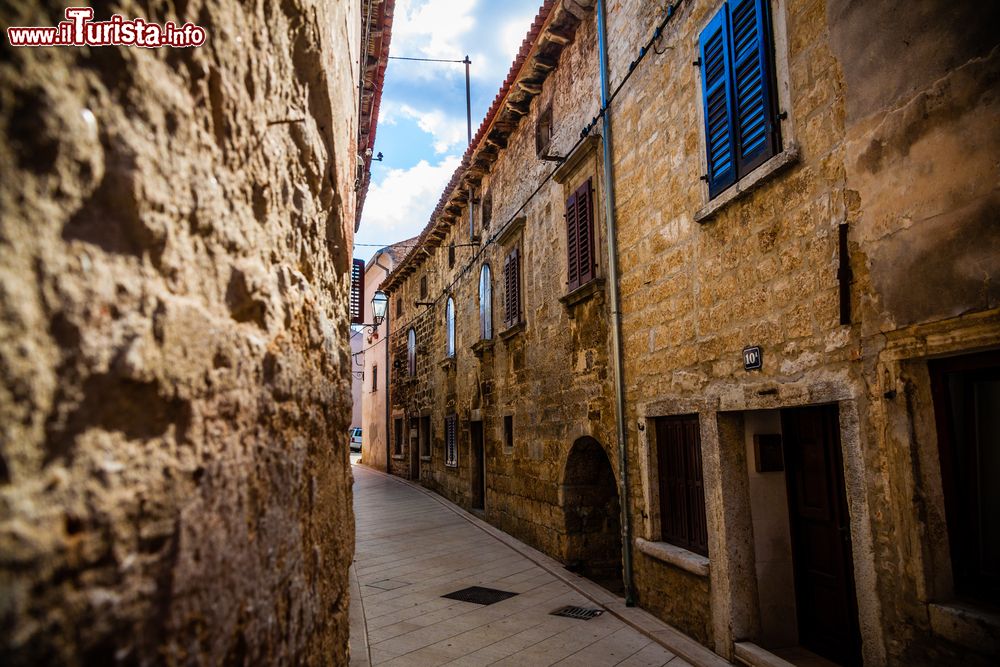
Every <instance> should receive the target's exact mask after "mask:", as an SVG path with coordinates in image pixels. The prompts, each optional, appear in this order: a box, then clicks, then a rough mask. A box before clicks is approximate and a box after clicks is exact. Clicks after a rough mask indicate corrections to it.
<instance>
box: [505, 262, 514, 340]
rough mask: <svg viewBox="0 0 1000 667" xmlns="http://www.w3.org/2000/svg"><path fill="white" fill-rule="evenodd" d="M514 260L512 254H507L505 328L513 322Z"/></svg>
mask: <svg viewBox="0 0 1000 667" xmlns="http://www.w3.org/2000/svg"><path fill="white" fill-rule="evenodd" d="M512 267H513V262H511V256H510V255H507V258H506V259H504V262H503V325H504V328H507V327H510V326H511V325H512V322H511V312H512V311H513V309H512V307H511V304H512V303H513V298H514V297H513V294H514V284H513V270H512Z"/></svg>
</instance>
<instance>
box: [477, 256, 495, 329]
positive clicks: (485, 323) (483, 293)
mask: <svg viewBox="0 0 1000 667" xmlns="http://www.w3.org/2000/svg"><path fill="white" fill-rule="evenodd" d="M479 338H480V339H481V340H490V339H492V338H493V275H492V272H491V271H490V265H489V264H483V268H482V269H480V271H479Z"/></svg>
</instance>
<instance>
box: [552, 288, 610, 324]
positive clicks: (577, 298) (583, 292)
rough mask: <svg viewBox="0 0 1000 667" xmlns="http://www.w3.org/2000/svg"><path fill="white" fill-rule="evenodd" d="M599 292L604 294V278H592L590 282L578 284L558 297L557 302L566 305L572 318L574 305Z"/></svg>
mask: <svg viewBox="0 0 1000 667" xmlns="http://www.w3.org/2000/svg"><path fill="white" fill-rule="evenodd" d="M599 294H604V278H594V279H593V280H591V281H590V282H588V283H586V284H583V285H580V286H579V287H577V288H576V289H574V290H573V291H572V292H570V293H569V294H566V295H563V296H561V297H559V303H561V304H562V305H563V306H565V307H566V310H567V311H569V316H570V317H571V318H572V317H573V307H574V306H576V305H578V304H581V303H584V302H585V301H589V300H590V299H593V298H594V297H595V296H597V295H599Z"/></svg>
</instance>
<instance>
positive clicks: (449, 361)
mask: <svg viewBox="0 0 1000 667" xmlns="http://www.w3.org/2000/svg"><path fill="white" fill-rule="evenodd" d="M438 365H439V366H440V367H441V368H443V369H445V370H446V371H453V370H455V357H454V356H451V357H445V358H444V359H442V360H441V361H439V362H438Z"/></svg>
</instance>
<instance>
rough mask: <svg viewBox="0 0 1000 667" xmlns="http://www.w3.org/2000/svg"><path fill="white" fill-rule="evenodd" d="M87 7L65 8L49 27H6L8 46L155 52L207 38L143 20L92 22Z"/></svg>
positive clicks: (189, 27)
mask: <svg viewBox="0 0 1000 667" xmlns="http://www.w3.org/2000/svg"><path fill="white" fill-rule="evenodd" d="M93 18H94V10H93V8H91V7H68V8H67V9H66V20H65V21H60V22H59V25H57V26H55V27H53V28H43V27H28V26H25V27H20V28H7V41H8V42H10V45H11V46H140V47H142V48H145V49H155V48H159V47H161V46H171V47H179V48H184V47H188V46H201V45H202V44H204V43H205V40H206V39H207V38H208V34H207V33H206V32H205V29H204V28H202V27H200V26H197V25H194V24H193V23H185V24H184V25H182V26H177V25H176V24H175V23H174V22H173V21H167V22H166V23H164V24H163V25H159V24H156V23H149V22H148V21H144V20H143V19H126V18H125V17H123V16H120V15H118V14H113V15H112V16H111V20H109V21H92V20H91V19H93Z"/></svg>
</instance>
